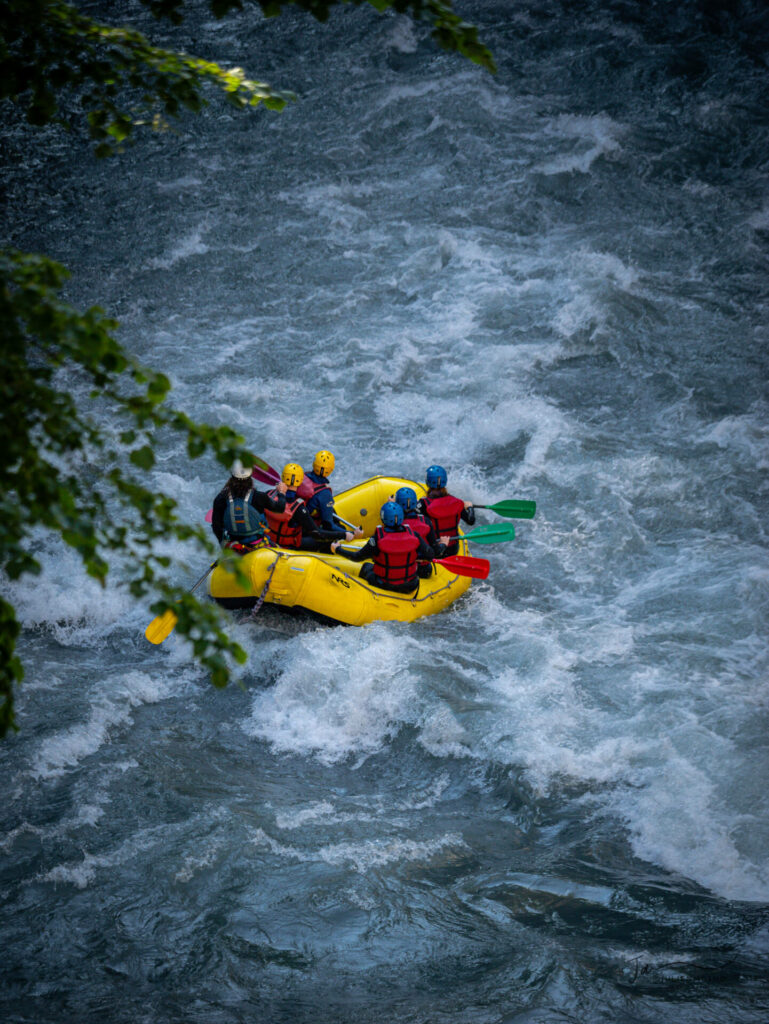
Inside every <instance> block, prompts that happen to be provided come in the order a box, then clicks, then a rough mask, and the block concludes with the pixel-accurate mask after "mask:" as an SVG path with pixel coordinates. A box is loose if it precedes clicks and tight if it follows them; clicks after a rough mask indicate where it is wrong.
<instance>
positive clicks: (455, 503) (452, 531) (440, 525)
mask: <svg viewBox="0 0 769 1024" xmlns="http://www.w3.org/2000/svg"><path fill="white" fill-rule="evenodd" d="M447 480H448V474H447V473H446V470H445V469H444V468H443V466H429V467H428V469H427V472H426V473H425V483H426V484H427V496H426V497H424V498H422V499H421V501H420V502H419V504H418V505H417V508H418V510H419V511H420V512H421V513H422V515H424V516H427V517H428V519H429V520H430V522H431V523H432V524H433V529H434V530H435V532H436V533H437V534H438V536H447V537H456V536H457V533H458V532H459V521H460V519H462V520H464V522H466V523H467V525H468V526H472V525H473V523H474V522H475V509H474V508H473V503H472V502H471V501H462V499H461V498H455V497H454V495H453V494H449V492H448V491H447V490H446V482H447ZM458 550H459V542H458V541H454V542H453V543H452V544H449V546H448V547H447V548H446V554H447V555H455V554H456V553H457V551H458Z"/></svg>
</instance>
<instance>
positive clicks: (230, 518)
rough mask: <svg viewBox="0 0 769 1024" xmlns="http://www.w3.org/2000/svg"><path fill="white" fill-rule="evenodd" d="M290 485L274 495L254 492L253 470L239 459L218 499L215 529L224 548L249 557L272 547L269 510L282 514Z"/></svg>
mask: <svg viewBox="0 0 769 1024" xmlns="http://www.w3.org/2000/svg"><path fill="white" fill-rule="evenodd" d="M285 493H286V485H285V484H284V483H280V484H278V486H277V487H276V488H275V491H274V492H273V494H272V495H269V494H267V493H265V492H264V491H257V490H254V481H253V478H252V476H251V470H250V469H246V468H245V466H244V465H243V463H242V462H241V461H240V459H236V460H235V461H234V462H233V464H232V468H231V469H230V478H229V480H228V481H227V483H226V484H225V485H224V487H223V488H222V490H221V491H219V493H218V494H217V496H216V497H215V498H214V507H213V511H212V515H211V529H212V530H213V531H214V536H215V537H216V539H217V540H218V541H219V543H220V544H224V545H225V546H226V547H230V548H233V549H234V550H235V551H240V552H241V553H243V554H245V553H246V552H247V551H253V550H255V549H256V548H259V547H263V546H264V545H267V544H269V543H270V542H269V540H268V539H267V536H266V531H267V523H266V520H265V518H264V515H263V513H264V512H265V511H266V510H268V509H269V510H271V511H273V512H282V511H283V509H284V508H285V506H286V499H285V497H284V495H285Z"/></svg>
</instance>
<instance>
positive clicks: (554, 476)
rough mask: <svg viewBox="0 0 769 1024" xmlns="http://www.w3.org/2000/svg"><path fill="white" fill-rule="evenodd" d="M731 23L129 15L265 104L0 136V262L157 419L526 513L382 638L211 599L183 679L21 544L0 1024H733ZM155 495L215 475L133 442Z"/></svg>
mask: <svg viewBox="0 0 769 1024" xmlns="http://www.w3.org/2000/svg"><path fill="white" fill-rule="evenodd" d="M92 6H93V5H92ZM102 6H103V7H104V8H105V9H106V10H107V11H108V13H109V16H110V17H112V18H113V19H115V20H118V21H119V20H120V19H121V18H122V17H129V16H130V17H134V16H135V15H136V9H135V8H134V6H133V5H132V4H130V3H127V2H126V3H121V4H109V5H102ZM762 8H763V5H762V4H758V3H756V4H755V5H751V4H749V3H732V4H723V5H721V4H715V3H704V2H703V3H694V2H691V3H688V2H687V3H683V4H677V5H674V4H670V3H663V2H656V3H645V2H641V0H637V2H636V0H623V2H619V0H617V2H614V3H610V2H605V3H598V2H594V3H588V2H586V3H583V4H568V3H565V2H564V3H558V2H556V0H541V2H539V3H536V4H533V3H532V4H526V3H515V4H514V3H507V2H502V0H496V2H492V0H488V2H487V0H477V2H470V0H468V2H466V3H463V4H462V5H461V10H462V13H463V14H464V15H465V16H467V17H468V18H470V19H472V20H474V21H476V22H477V23H478V24H479V25H480V27H481V34H482V36H483V37H484V39H485V40H486V41H487V42H488V43H489V44H490V46H491V47H492V49H493V51H494V53H495V56H496V59H497V63H498V65H499V73H498V74H497V75H496V76H492V75H490V74H488V73H487V72H485V71H483V70H481V69H479V68H477V67H475V66H473V65H470V64H469V63H468V62H466V61H464V60H463V59H461V58H460V57H458V56H454V55H448V54H444V53H442V52H440V51H438V50H437V49H436V48H435V46H434V45H433V43H432V42H431V41H430V39H429V36H428V34H427V31H426V30H425V29H424V28H422V27H414V26H413V24H412V23H411V22H409V21H408V20H406V19H401V18H399V17H396V16H385V17H379V16H377V15H376V14H375V13H374V12H373V11H372V10H370V9H368V8H367V9H365V10H363V9H360V10H359V9H353V10H345V11H342V12H337V13H336V15H335V16H333V17H332V18H331V19H330V22H329V23H328V24H326V25H318V24H316V23H315V22H311V21H308V20H307V19H306V18H304V17H303V16H302V15H301V13H300V12H289V13H288V14H287V15H284V16H281V17H280V18H278V19H274V20H272V21H266V20H264V19H261V18H260V17H259V16H258V15H257V14H255V13H254V11H253V10H247V11H244V12H242V13H236V14H235V15H233V16H231V17H228V18H226V19H224V20H222V21H220V22H217V21H215V20H214V19H213V18H212V17H210V16H208V15H206V14H205V13H200V12H199V13H198V14H197V15H196V16H195V18H193V20H192V21H190V22H189V23H188V25H187V27H186V28H185V29H183V30H173V29H171V28H169V27H167V26H166V27H164V26H163V25H159V26H158V25H156V24H154V23H153V22H152V21H151V20H150V19H149V18H146V17H145V16H142V15H139V24H140V25H143V26H144V27H145V28H146V29H147V30H148V31H150V32H151V33H152V34H153V38H155V39H157V40H158V41H160V42H161V43H167V44H169V45H174V46H185V47H187V48H188V49H191V50H193V51H194V52H197V53H200V54H202V55H204V56H211V57H213V58H215V59H219V60H220V61H222V62H223V63H225V64H227V65H232V64H238V65H242V66H244V67H246V68H248V69H249V71H251V72H252V73H253V74H254V75H256V76H257V77H263V78H265V79H267V80H269V81H270V82H271V83H272V84H273V85H274V86H275V87H277V88H285V89H293V90H294V91H295V92H296V93H297V97H298V98H297V101H296V102H295V103H292V104H291V105H290V106H289V107H288V109H287V110H286V111H285V112H284V113H283V114H280V115H278V114H274V113H270V112H266V111H265V112H257V113H255V114H251V115H247V114H241V113H238V112H236V111H234V110H231V109H230V108H226V107H223V106H221V105H218V104H212V105H211V106H210V107H208V108H207V109H206V111H205V112H204V113H203V115H202V116H200V117H198V118H189V119H184V120H183V121H182V122H181V123H180V124H179V125H177V126H176V127H172V129H171V130H170V131H169V132H167V133H165V134H163V135H160V136H153V137H150V136H144V137H142V138H141V139H140V141H139V142H138V144H137V145H136V146H135V147H134V148H132V149H131V150H129V151H128V152H127V153H126V154H125V155H123V156H122V157H120V158H119V159H117V160H110V161H103V162H99V161H96V160H94V159H93V157H92V156H91V154H90V151H89V149H88V147H87V145H86V144H85V143H83V142H82V141H80V140H78V138H77V137H73V136H65V135H63V134H58V133H57V132H55V131H51V132H46V133H45V134H44V135H43V136H42V137H38V138H37V140H36V141H35V139H33V138H31V137H30V135H29V133H28V132H26V131H24V130H22V129H21V128H20V127H18V126H14V124H13V123H10V122H9V123H8V126H7V129H6V132H5V144H6V145H5V157H4V168H3V173H4V178H5V189H6V196H7V197H8V198H9V200H10V202H9V203H8V205H7V207H6V213H5V217H4V228H3V235H4V240H5V241H6V242H11V243H13V244H15V245H18V246H21V247H23V248H26V249H29V250H35V251H44V252H46V253H48V254H49V255H51V256H53V257H54V258H56V259H58V260H60V261H61V262H63V263H65V264H66V265H67V266H69V267H70V268H71V270H72V271H73V278H72V281H71V282H70V285H69V286H68V291H67V296H68V298H69V299H70V300H71V301H74V302H77V303H78V304H80V305H81V306H86V305H89V304H92V303H96V302H98V303H100V304H101V305H103V306H104V307H105V308H106V309H107V311H108V312H109V313H110V314H111V315H114V316H116V317H117V318H118V319H119V320H120V322H121V328H120V335H119V336H120V339H121V340H122V341H123V343H124V344H125V345H127V347H128V348H130V349H131V350H132V351H133V352H135V353H137V354H138V355H139V357H140V358H142V359H143V360H145V361H146V362H148V363H150V364H152V365H154V366H157V367H159V368H162V369H164V370H165V371H166V372H167V373H168V374H169V376H170V377H171V378H172V380H173V383H174V392H173V397H174V400H175V402H176V404H177V405H179V406H181V407H183V408H184V409H186V410H187V411H189V412H190V413H192V414H194V415H195V416H197V417H198V418H200V419H204V420H206V421H209V422H212V423H226V424H230V425H232V426H234V427H235V428H237V429H239V430H240V431H241V432H242V433H243V434H244V435H245V436H246V438H247V440H248V443H249V444H250V445H251V446H252V447H253V449H254V450H255V451H259V452H261V453H262V454H263V455H264V457H265V458H267V460H268V461H269V462H271V463H272V464H273V465H282V463H283V461H286V460H288V459H296V460H298V461H300V462H302V463H303V464H305V465H307V464H308V463H309V461H310V460H311V457H312V454H313V453H314V452H315V451H316V450H317V449H318V448H320V447H329V448H331V449H332V450H333V451H334V452H335V454H336V458H337V469H336V472H335V474H334V477H333V482H334V484H335V486H336V488H337V490H341V489H343V488H344V487H346V486H349V485H352V484H353V483H355V482H357V481H359V480H361V479H364V478H365V477H367V476H369V475H372V474H373V473H376V472H386V473H394V474H398V475H405V476H408V477H415V478H417V479H421V478H422V475H423V473H424V469H425V467H426V466H427V465H429V464H430V463H432V462H440V463H442V464H443V465H445V466H446V467H447V468H448V470H449V482H450V485H451V487H452V489H453V491H454V492H455V493H457V494H459V495H461V496H462V497H465V498H471V499H473V500H475V501H478V502H489V501H492V502H493V501H497V500H500V499H502V498H509V497H521V498H534V499H535V500H536V501H537V503H538V513H537V517H536V518H535V519H534V520H533V521H531V522H519V523H518V524H517V537H516V539H515V541H514V542H513V543H510V544H499V545H497V546H495V547H491V546H488V547H484V548H483V549H480V548H476V549H475V554H477V555H487V556H488V557H489V558H490V560H491V565H492V568H491V574H490V576H489V579H488V581H486V582H485V583H474V584H473V586H472V588H471V590H470V592H469V593H468V594H467V595H466V596H465V597H463V598H462V599H461V600H460V601H459V602H457V604H456V605H455V606H453V607H452V608H451V609H450V610H449V611H448V612H446V613H444V614H441V615H437V616H434V617H431V618H428V619H425V620H422V621H419V622H417V623H415V624H412V625H398V624H390V623H377V624H374V625H372V626H369V627H366V628H362V629H356V628H344V627H337V628H330V627H321V626H318V625H317V624H315V623H313V622H311V621H309V620H304V619H301V618H300V619H295V618H285V617H282V616H280V615H279V614H277V613H276V612H275V610H274V609H269V608H265V609H263V610H262V611H261V612H260V613H259V615H258V616H257V617H256V618H255V619H253V620H252V621H248V619H246V618H245V617H244V616H242V615H241V616H240V617H237V616H234V615H233V616H232V617H231V620H230V622H231V625H230V629H231V632H232V634H233V635H234V636H236V637H237V638H238V640H239V642H240V643H241V644H242V645H243V646H244V647H245V648H246V649H247V651H248V654H249V661H248V664H247V666H246V667H245V669H243V670H241V671H240V672H239V682H240V685H232V686H231V687H230V688H229V689H227V690H226V691H224V692H218V691H215V690H214V689H213V688H212V687H211V686H210V685H209V684H208V682H207V681H206V678H205V675H204V673H203V672H202V671H201V670H200V669H199V668H198V667H197V666H196V664H195V662H194V660H193V658H192V656H191V652H190V649H189V647H188V646H187V645H185V644H184V643H182V642H181V641H179V640H178V639H176V638H172V639H170V640H169V641H168V642H166V643H165V644H164V645H163V647H162V648H153V647H150V645H149V644H147V642H146V641H145V639H144V636H143V630H144V627H145V626H146V624H147V622H148V619H149V618H150V617H151V615H150V614H149V613H148V610H147V608H146V607H144V606H137V605H136V604H135V603H133V602H132V601H131V599H130V598H129V597H128V595H127V593H126V592H125V590H123V589H122V588H121V587H120V586H119V585H118V583H119V578H120V571H119V570H118V572H117V573H116V577H115V579H114V581H113V584H112V585H111V586H110V588H108V589H107V591H106V592H102V591H100V590H99V588H98V587H97V586H96V585H95V584H94V583H93V582H92V581H89V580H88V579H87V577H86V576H85V575H84V573H83V570H82V568H81V567H80V565H79V564H78V561H77V558H76V556H74V555H72V554H71V553H69V552H68V551H64V552H62V551H61V550H60V549H59V548H57V547H56V546H54V545H53V543H52V541H51V540H50V539H46V540H44V541H41V544H42V552H43V560H44V562H45V567H46V569H45V573H44V575H43V577H42V578H40V579H38V580H25V581H21V582H20V583H18V584H14V585H12V586H6V587H5V588H4V590H5V592H7V593H10V594H11V596H12V598H13V600H14V601H15V602H16V603H17V607H18V609H19V614H20V616H21V618H22V621H23V624H24V627H25V628H24V632H23V636H22V640H21V651H22V654H23V656H24V659H25V663H26V666H27V679H26V682H25V684H24V686H23V688H22V690H21V691H20V696H19V721H20V725H21V732H20V733H19V734H18V735H17V736H13V737H11V738H10V739H9V740H7V741H6V742H5V743H4V744H3V745H2V748H1V749H0V765H1V766H2V778H3V794H4V798H3V801H2V811H1V812H0V822H1V823H2V824H1V829H2V831H1V833H0V851H2V860H1V861H0V864H1V867H0V879H1V881H2V904H1V906H2V913H1V916H0V947H1V948H2V958H1V959H2V967H1V968H0V972H1V973H2V982H3V984H2V987H1V989H0V1007H1V1010H0V1012H1V1013H2V1017H3V1019H4V1020H7V1021H14V1022H35V1024H40V1022H49V1021H50V1022H54V1021H55V1022H69V1021H72V1022H75V1021H78V1022H85V1021H94V1022H96V1021H105V1020H109V1021H121V1022H122V1021H126V1022H129V1021H130V1022H135V1021H147V1022H166V1021H168V1022H175V1021H186V1022H194V1024H197V1022H201V1024H203V1022H205V1024H229V1022H239V1021H266V1022H276V1024H277V1022H286V1024H288V1022H297V1021H301V1022H313V1024H332V1022H352V1021H355V1022H374V1021H382V1022H385V1021H393V1020H397V1021H411V1022H424V1024H427V1022H439V1021H445V1022H451V1024H496V1022H499V1024H503V1022H504V1024H513V1022H528V1024H551V1022H553V1024H555V1022H560V1021H570V1022H577V1021H580V1022H582V1021H588V1022H660V1021H666V1022H667V1021H675V1022H690V1021H691V1022H700V1021H717V1022H740V1024H743V1022H753V1021H755V1022H759V1021H760V1022H763V1021H766V1019H767V1017H768V1016H769V984H768V983H767V968H768V967H769V853H768V851H769V825H768V824H767V811H768V810H769V795H768V794H769V760H768V758H767V729H766V727H767V721H768V720H769V690H768V689H767V646H766V635H767V604H768V597H769V559H768V558H767V537H766V522H767V515H766V513H767V506H768V504H769V502H768V501H767V498H768V495H769V489H768V487H767V468H769V451H768V449H767V440H769V437H768V435H769V429H768V422H769V421H768V418H767V405H768V399H769V396H768V395H767V361H768V360H767V333H768V332H767V326H766V310H767V269H768V264H769V261H768V260H767V255H768V249H769V167H767V153H768V152H769V116H768V115H767V110H769V83H768V81H767V73H768V69H767V59H766V52H767V51H766V45H765V44H766V42H767V40H768V39H769V28H768V27H767V23H766V21H765V20H763V17H764V16H763V14H762ZM153 482H154V484H155V485H156V486H157V487H158V488H161V489H164V490H165V491H167V492H168V493H169V494H171V495H172V496H174V497H175V498H176V499H177V501H178V502H179V503H180V505H181V509H182V512H183V514H184V515H185V516H186V517H188V518H189V519H190V520H191V521H200V520H201V517H202V516H203V515H204V513H205V510H206V509H207V508H208V507H210V503H211V498H212V496H213V495H214V494H215V493H216V491H217V490H218V489H219V487H220V486H221V484H222V482H223V481H222V474H221V472H220V470H219V469H218V468H217V466H216V465H215V464H214V463H213V462H212V461H209V460H202V461H201V462H199V463H190V462H189V461H188V460H187V458H186V456H185V453H184V450H183V448H182V447H181V445H178V444H177V442H175V441H174V440H173V439H170V438H164V439H161V449H160V452H159V462H158V466H157V468H156V471H155V472H154V474H153ZM479 520H480V521H481V522H491V521H492V520H493V516H492V515H491V514H490V513H479ZM179 554H181V555H184V552H182V551H181V550H180V551H179ZM185 557H187V558H188V557H189V556H186V555H185ZM200 571H201V566H200V565H199V564H197V563H196V562H194V560H191V561H188V562H187V568H186V569H184V568H180V569H179V570H178V578H179V579H180V580H187V579H188V580H189V581H190V582H191V581H192V580H194V579H195V578H196V577H197V576H198V574H199V572H200Z"/></svg>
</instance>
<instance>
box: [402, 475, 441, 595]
mask: <svg viewBox="0 0 769 1024" xmlns="http://www.w3.org/2000/svg"><path fill="white" fill-rule="evenodd" d="M395 501H396V502H397V503H398V504H399V505H400V507H401V508H402V509H403V525H404V526H407V527H408V528H409V529H410V530H411V532H412V533H416V534H417V535H418V536H420V537H421V538H422V540H423V541H424V542H425V544H427V546H428V547H429V548H430V550H431V551H432V553H433V558H443V557H445V555H446V552H447V550H448V548H449V545H450V541H449V536H450V534H445V535H444V536H443V537H439V536H438V535H437V533H436V532H435V529H434V527H433V524H432V520H430V519H428V518H427V516H426V515H423V514H422V513H421V512H420V511H419V509H418V508H417V495H416V491H415V490H414V489H413V488H412V487H399V488H398V490H397V491H396V492H395ZM455 536H456V534H455ZM430 575H432V566H431V565H429V564H426V563H424V562H422V563H420V566H419V576H420V577H421V578H422V579H424V578H425V577H428V576H430Z"/></svg>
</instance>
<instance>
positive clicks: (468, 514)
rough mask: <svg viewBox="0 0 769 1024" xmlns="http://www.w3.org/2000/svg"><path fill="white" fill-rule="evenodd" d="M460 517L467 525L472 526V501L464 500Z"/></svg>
mask: <svg viewBox="0 0 769 1024" xmlns="http://www.w3.org/2000/svg"><path fill="white" fill-rule="evenodd" d="M462 518H463V519H464V521H465V522H466V523H467V525H468V526H472V525H473V523H474V522H475V509H474V508H473V503H472V501H466V502H465V507H464V508H463V509H462Z"/></svg>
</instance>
